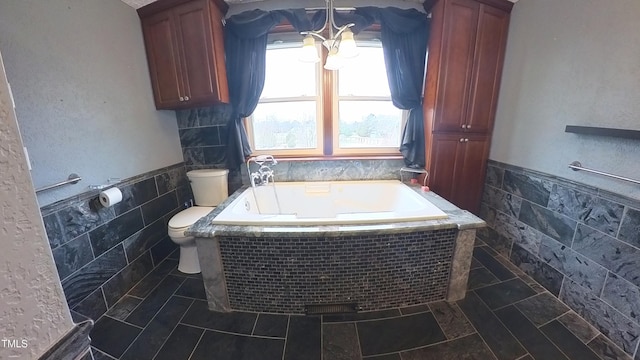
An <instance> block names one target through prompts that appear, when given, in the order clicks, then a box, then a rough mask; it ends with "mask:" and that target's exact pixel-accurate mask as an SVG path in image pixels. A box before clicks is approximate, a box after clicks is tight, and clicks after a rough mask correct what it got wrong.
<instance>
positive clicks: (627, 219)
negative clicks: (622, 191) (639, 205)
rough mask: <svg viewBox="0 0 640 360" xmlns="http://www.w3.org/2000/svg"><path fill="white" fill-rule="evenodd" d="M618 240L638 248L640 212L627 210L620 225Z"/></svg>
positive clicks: (639, 243) (639, 245)
mask: <svg viewBox="0 0 640 360" xmlns="http://www.w3.org/2000/svg"><path fill="white" fill-rule="evenodd" d="M618 239H620V240H622V241H624V242H626V243H628V244H631V245H633V246H635V247H638V248H640V211H638V210H635V209H631V208H627V212H626V213H625V214H624V218H623V219H622V225H620V232H619V233H618Z"/></svg>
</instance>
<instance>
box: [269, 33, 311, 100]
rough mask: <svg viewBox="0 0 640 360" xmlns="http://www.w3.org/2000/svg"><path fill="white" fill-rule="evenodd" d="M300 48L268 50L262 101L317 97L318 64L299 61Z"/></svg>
mask: <svg viewBox="0 0 640 360" xmlns="http://www.w3.org/2000/svg"><path fill="white" fill-rule="evenodd" d="M300 51H301V49H300V46H296V47H294V48H284V49H282V48H277V49H268V50H267V58H266V69H267V71H266V76H265V82H264V89H263V90H262V95H261V96H260V98H261V99H267V98H282V97H299V96H316V91H317V90H316V67H317V65H316V64H312V63H303V62H301V61H299V60H298V57H299V55H300Z"/></svg>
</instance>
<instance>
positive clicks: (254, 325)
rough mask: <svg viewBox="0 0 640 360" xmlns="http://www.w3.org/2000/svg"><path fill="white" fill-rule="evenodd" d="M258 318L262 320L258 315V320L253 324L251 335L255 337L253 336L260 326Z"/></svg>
mask: <svg viewBox="0 0 640 360" xmlns="http://www.w3.org/2000/svg"><path fill="white" fill-rule="evenodd" d="M258 318H260V313H258V314H257V315H256V320H255V321H254V322H253V327H252V328H251V335H252V336H253V334H254V333H255V331H256V326H258Z"/></svg>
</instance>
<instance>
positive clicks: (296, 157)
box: [252, 155, 402, 161]
mask: <svg viewBox="0 0 640 360" xmlns="http://www.w3.org/2000/svg"><path fill="white" fill-rule="evenodd" d="M252 156H254V155H252ZM274 157H275V158H276V160H278V161H334V160H335V161H339V160H402V155H309V156H304V155H303V156H301V155H274Z"/></svg>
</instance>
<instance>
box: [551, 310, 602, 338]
mask: <svg viewBox="0 0 640 360" xmlns="http://www.w3.org/2000/svg"><path fill="white" fill-rule="evenodd" d="M558 321H559V322H560V323H562V325H564V326H565V327H566V328H567V329H569V331H571V332H572V333H573V335H575V336H576V337H577V338H578V339H580V340H581V341H582V342H583V343H585V344H586V343H588V342H589V341H591V340H593V338H595V337H596V336H598V333H599V332H598V330H597V329H596V328H594V327H593V326H591V324H589V323H588V322H586V321H584V319H583V318H581V317H580V316H579V315H578V314H576V313H575V312H573V311H570V312H568V313H566V314H564V315H562V316H561V317H559V318H558Z"/></svg>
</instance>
